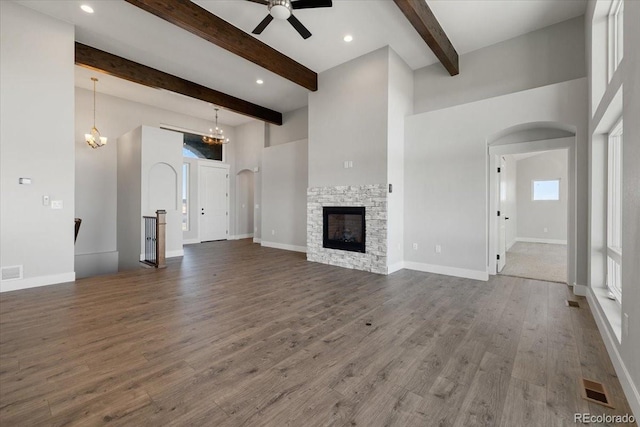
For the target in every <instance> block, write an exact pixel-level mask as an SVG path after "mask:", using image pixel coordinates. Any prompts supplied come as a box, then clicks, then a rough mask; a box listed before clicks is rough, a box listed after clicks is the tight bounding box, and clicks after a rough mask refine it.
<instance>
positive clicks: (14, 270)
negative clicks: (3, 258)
mask: <svg viewBox="0 0 640 427" xmlns="http://www.w3.org/2000/svg"><path fill="white" fill-rule="evenodd" d="M19 279H22V266H21V265H12V266H10V267H2V281H3V282H5V281H7V280H19Z"/></svg>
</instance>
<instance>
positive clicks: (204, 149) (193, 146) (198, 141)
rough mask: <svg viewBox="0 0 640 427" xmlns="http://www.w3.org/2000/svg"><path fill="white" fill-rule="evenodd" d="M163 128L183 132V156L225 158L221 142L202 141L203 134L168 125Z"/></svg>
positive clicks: (212, 158) (219, 159)
mask: <svg viewBox="0 0 640 427" xmlns="http://www.w3.org/2000/svg"><path fill="white" fill-rule="evenodd" d="M161 129H165V130H170V131H172V132H178V133H181V134H182V156H183V157H189V158H199V159H209V160H218V161H220V162H221V161H222V160H223V147H224V145H219V144H214V145H210V144H205V143H204V142H203V141H202V135H200V134H196V133H190V132H187V131H184V130H180V129H172V128H168V127H161Z"/></svg>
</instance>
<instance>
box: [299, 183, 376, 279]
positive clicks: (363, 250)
mask: <svg viewBox="0 0 640 427" xmlns="http://www.w3.org/2000/svg"><path fill="white" fill-rule="evenodd" d="M361 232H362V234H363V235H362V237H361V238H359V237H358V234H359V233H361ZM360 240H361V241H360ZM307 260H309V261H313V262H320V263H324V264H331V265H336V266H339V267H346V268H354V269H357V270H363V271H370V272H373V273H379V274H387V186H386V185H385V184H379V185H348V186H337V187H313V188H309V189H308V190H307Z"/></svg>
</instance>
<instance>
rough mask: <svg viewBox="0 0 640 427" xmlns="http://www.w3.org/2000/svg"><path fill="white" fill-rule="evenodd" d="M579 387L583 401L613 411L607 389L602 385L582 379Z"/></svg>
mask: <svg viewBox="0 0 640 427" xmlns="http://www.w3.org/2000/svg"><path fill="white" fill-rule="evenodd" d="M580 385H581V387H580V388H581V391H582V397H583V398H584V399H585V400H588V401H589V402H593V403H597V404H598V405H602V406H606V407H607V408H612V409H613V405H612V404H611V399H610V398H609V393H607V389H605V388H604V384H602V383H599V382H597V381H592V380H588V379H586V378H583V379H582V383H581V384H580Z"/></svg>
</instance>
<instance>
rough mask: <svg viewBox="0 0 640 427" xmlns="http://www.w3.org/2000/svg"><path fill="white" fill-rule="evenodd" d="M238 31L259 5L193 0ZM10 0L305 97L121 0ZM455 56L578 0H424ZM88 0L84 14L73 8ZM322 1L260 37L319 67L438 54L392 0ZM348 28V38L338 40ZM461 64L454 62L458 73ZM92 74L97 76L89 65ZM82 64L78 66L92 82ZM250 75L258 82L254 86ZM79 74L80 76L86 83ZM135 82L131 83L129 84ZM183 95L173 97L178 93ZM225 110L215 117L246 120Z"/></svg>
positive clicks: (156, 63)
mask: <svg viewBox="0 0 640 427" xmlns="http://www.w3.org/2000/svg"><path fill="white" fill-rule="evenodd" d="M194 1H195V3H197V4H198V5H200V6H201V7H203V8H205V9H207V10H209V11H210V12H212V13H214V14H216V15H218V16H220V17H221V18H223V19H225V20H227V21H229V22H230V23H232V24H233V25H235V26H237V27H239V28H240V29H242V30H244V31H246V32H249V33H250V32H251V30H253V28H254V27H255V26H256V25H257V24H258V23H259V22H260V21H261V20H262V19H263V18H264V17H265V16H266V14H267V8H266V7H265V6H262V5H260V4H256V3H252V2H249V1H243V0H194ZM18 3H20V4H23V5H25V6H27V7H30V8H32V9H35V10H38V11H41V12H43V13H46V14H48V15H51V16H53V17H55V18H58V19H61V20H63V21H67V22H70V23H73V24H74V25H75V27H76V40H77V41H79V42H82V43H84V44H88V45H90V46H93V47H96V48H98V49H102V50H105V51H108V52H110V53H113V54H116V55H119V56H122V57H125V58H128V59H131V60H134V61H136V62H139V63H142V64H145V65H148V66H151V67H153V68H157V69H159V70H162V71H165V72H168V73H171V74H174V75H177V76H180V77H182V78H185V79H187V80H191V81H194V82H196V83H199V84H202V85H204V86H208V87H210V88H213V89H216V90H219V91H222V92H225V93H228V94H230V95H233V96H236V97H239V98H242V99H245V100H247V101H250V102H253V103H256V104H259V105H262V106H265V107H268V108H271V109H274V110H277V111H281V112H287V111H291V110H293V109H296V108H300V107H303V106H305V105H306V104H307V94H308V91H307V90H306V89H304V88H302V87H300V86H297V85H296V84H294V83H292V82H290V81H288V80H286V79H283V78H282V77H279V76H277V75H275V74H273V73H271V72H269V71H266V70H264V69H262V68H260V67H259V66H257V65H254V64H252V63H251V62H249V61H246V60H244V59H242V58H240V57H238V56H235V55H233V54H231V53H229V52H227V51H225V50H223V49H221V48H219V47H217V46H215V45H213V44H211V43H209V42H207V41H205V40H203V39H201V38H199V37H197V36H195V35H193V34H190V33H188V32H187V31H185V30H182V29H180V28H178V27H176V26H174V25H172V24H170V23H168V22H166V21H164V20H162V19H160V18H157V17H155V16H153V15H151V14H149V13H147V12H144V11H142V10H140V9H138V8H136V7H134V6H132V5H130V4H128V3H125V2H124V1H123V0H111V1H104V0H103V1H97V0H86V1H78V0H47V1H42V0H22V1H18ZM428 3H429V6H430V7H431V9H432V11H433V12H434V14H435V16H436V17H437V18H438V20H439V21H440V23H441V25H442V27H443V28H444V30H445V32H446V33H447V35H448V36H449V38H450V39H451V41H452V43H453V45H454V47H455V48H456V50H457V51H458V53H459V54H464V53H466V52H470V51H473V50H476V49H479V48H482V47H485V46H488V45H491V44H494V43H498V42H500V41H503V40H507V39H510V38H512V37H515V36H518V35H521V34H525V33H528V32H531V31H534V30H536V29H539V28H543V27H545V26H548V25H551V24H554V23H557V22H561V21H564V20H566V19H570V18H572V17H575V16H579V15H582V14H583V13H584V11H585V8H586V0H429V1H428ZM81 4H89V5H90V6H92V7H93V9H94V10H95V13H94V14H92V15H89V14H86V13H85V12H83V11H81V10H80V5H81ZM333 4H334V6H333V7H332V8H326V9H307V10H297V11H295V15H296V17H297V18H298V19H299V20H300V21H301V22H302V23H303V24H304V25H305V26H306V27H307V28H308V29H309V30H310V31H311V33H313V36H312V37H311V38H309V39H307V40H304V39H302V38H301V37H300V36H299V35H298V34H297V33H296V32H295V30H294V29H293V28H292V27H291V26H290V25H289V23H288V22H284V21H277V20H274V21H273V22H272V23H271V24H270V25H269V26H268V27H267V28H266V29H265V31H264V32H263V33H262V34H261V35H260V36H256V37H257V38H258V39H260V40H261V41H263V42H265V43H266V44H268V45H270V46H272V47H273V48H275V49H277V50H279V51H280V52H282V53H284V54H285V55H287V56H290V57H291V58H293V59H294V60H296V61H298V62H300V63H302V64H303V65H305V66H307V67H309V68H311V69H312V70H314V71H316V72H322V71H324V70H327V69H329V68H332V67H334V66H336V65H339V64H341V63H343V62H346V61H349V60H351V59H353V58H356V57H358V56H361V55H363V54H365V53H368V52H370V51H373V50H375V49H377V48H380V47H384V46H387V45H389V46H391V47H392V48H393V49H394V50H395V51H396V52H397V53H398V54H399V55H400V56H401V57H402V58H403V59H404V60H405V61H406V62H407V64H408V65H409V66H410V67H411V68H412V69H417V68H421V67H424V66H426V65H430V64H433V63H435V62H437V59H436V58H435V56H434V55H433V54H432V53H431V51H430V50H429V49H428V47H427V46H426V44H425V43H424V41H423V40H422V39H421V38H420V36H419V35H418V34H417V33H416V31H415V30H414V29H413V27H412V26H411V25H410V24H409V22H408V21H407V19H406V18H405V17H404V15H403V14H402V13H401V12H400V10H399V9H398V7H397V6H396V5H395V4H394V2H393V1H392V0H334V1H333ZM345 34H351V35H352V36H353V41H352V42H351V43H346V42H344V41H343V37H344V35H345ZM464 72H465V70H464V69H461V73H464ZM91 74H95V73H94V72H92V73H91ZM88 76H89V74H88V72H83V71H78V72H77V73H76V77H77V82H76V85H77V86H79V87H85V88H90V87H91V81H90V80H89V79H88ZM103 79H105V84H104V85H103V84H100V85H99V87H98V91H100V92H104V93H108V94H112V95H114V96H119V97H122V98H126V99H131V100H134V101H137V102H142V103H147V104H150V105H155V106H157V107H160V108H165V109H169V110H173V111H178V112H182V113H184V114H189V115H194V116H197V117H204V118H210V116H211V106H209V105H207V103H204V102H201V101H196V100H191V99H186V98H184V97H181V96H180V95H175V94H171V93H167V92H164V91H159V90H156V89H151V88H146V87H141V86H139V85H136V84H134V83H130V82H125V81H122V80H120V79H115V78H105V77H101V80H103ZM256 79H262V80H264V84H263V85H257V84H256V83H255V81H256ZM85 80H86V82H85ZM134 86H135V87H134ZM178 97H179V98H184V99H180V100H177V98H178ZM225 113H227V114H226V115H225V117H223V116H221V122H223V123H226V124H230V125H234V124H240V123H242V122H245V121H247V120H249V119H246V118H244V117H241V116H238V117H235V116H237V115H234V114H233V113H229V112H225Z"/></svg>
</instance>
